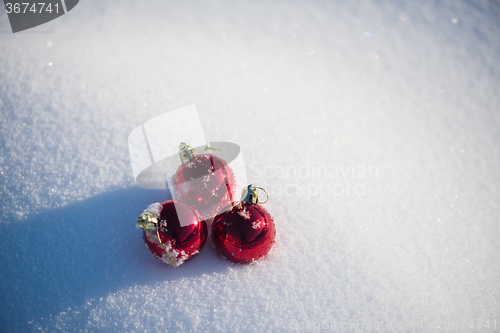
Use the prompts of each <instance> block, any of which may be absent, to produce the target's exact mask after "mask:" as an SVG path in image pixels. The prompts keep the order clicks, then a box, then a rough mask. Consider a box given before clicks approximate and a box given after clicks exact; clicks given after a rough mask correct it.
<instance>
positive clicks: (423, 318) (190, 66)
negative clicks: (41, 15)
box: [0, 0, 500, 332]
mask: <svg viewBox="0 0 500 333" xmlns="http://www.w3.org/2000/svg"><path fill="white" fill-rule="evenodd" d="M499 16H500V6H499V5H498V3H497V2H494V1H491V2H488V1H481V0H477V1H453V2H452V1H443V2H434V1H427V0H424V1H419V2H405V3H403V2H395V1H389V0H386V1H364V2H360V1H353V2H320V1H310V2H298V1H293V2H285V1H273V2H267V3H265V2H258V3H255V2H244V1H233V2H229V1H228V2H224V1H203V2H201V3H198V2H197V3H196V4H195V3H192V2H183V3H179V2H173V1H119V2H116V1H114V2H111V1H98V0H85V1H80V3H79V4H78V5H77V6H76V7H75V8H74V9H73V10H72V11H70V12H69V13H68V14H66V15H63V16H62V17H60V18H58V19H56V20H54V21H51V22H49V23H47V24H44V25H41V26H39V27H36V28H33V29H31V30H27V31H25V32H21V33H16V34H12V33H11V30H10V26H9V24H8V20H7V16H6V14H2V13H0V32H1V33H0V54H1V55H2V56H1V57H0V110H1V117H0V219H1V221H0V233H1V235H2V241H1V242H0V258H1V259H0V299H1V300H2V305H1V306H0V331H2V332H32V331H42V332H55V331H63V332H75V331H88V332H95V331H106V332H113V331H116V332H124V331H126V332H144V331H162V332H164V331H168V332H177V331H179V332H190V331H192V332H208V331H216V332H228V331H230V332H271V331H272V332H289V331H333V330H336V331H340V330H342V328H338V327H342V325H344V324H345V325H347V326H345V327H344V330H345V331H356V330H358V331H362V332H369V331H373V330H374V331H394V332H400V331H402V330H403V329H401V326H399V325H405V324H406V325H407V326H408V327H409V329H408V330H409V331H411V330H414V331H422V332H431V331H436V330H437V328H438V327H439V329H441V330H442V329H446V328H447V327H448V328H449V327H450V325H455V328H456V329H452V330H453V331H488V329H487V328H486V327H485V323H486V320H488V323H489V325H490V329H491V330H492V331H493V325H496V328H497V330H498V327H499V326H500V310H499V307H500V305H499V304H498V302H499V301H498V300H499V299H500V284H499V283H498V282H499V281H500V274H499V272H500V262H499V260H498V253H499V252H500V226H499V223H498V221H499V211H498V210H499V207H498V206H499V194H498V193H499V192H498V188H499V184H500V168H499V166H500V153H499V149H498V142H499V139H500V114H499V113H498V110H499V109H500V91H499V89H500V85H499V79H500V68H499V66H498V65H497V62H498V55H499V54H500V53H499V52H500V40H499V39H498V36H499V35H500V20H499ZM369 36H371V37H369ZM192 104H196V107H197V110H198V112H199V115H200V120H201V125H202V127H203V131H204V135H205V138H206V140H207V141H209V142H223V141H228V142H234V143H236V144H238V145H239V146H240V147H241V152H242V153H243V156H244V163H245V167H246V172H247V177H248V180H249V182H250V183H253V184H255V185H256V186H261V187H263V188H264V189H265V190H266V191H267V192H268V193H269V202H267V203H266V204H265V207H266V209H267V210H268V211H269V212H270V213H271V214H272V215H273V216H274V221H275V224H276V228H277V238H276V243H275V244H274V247H273V249H272V250H271V252H270V253H269V255H268V256H267V258H266V259H265V260H263V261H259V262H258V263H256V264H254V265H237V264H233V263H231V262H229V261H227V260H222V259H221V258H220V257H219V256H218V255H217V254H216V251H215V249H214V248H213V247H212V246H211V245H210V243H209V242H207V245H206V246H205V247H204V248H203V250H202V251H201V252H200V253H199V254H198V255H197V256H196V257H194V258H193V259H192V260H190V261H189V262H187V263H185V264H184V265H181V266H180V267H178V268H173V267H168V266H167V265H164V264H162V263H161V262H159V261H158V260H157V259H155V258H154V257H153V256H151V254H150V253H149V251H147V249H145V248H144V241H143V240H142V230H137V229H136V224H137V222H136V218H137V217H138V216H139V215H140V213H141V212H142V211H143V209H144V207H147V206H148V205H150V204H151V203H154V202H163V201H165V200H167V199H169V198H170V194H169V193H166V192H165V191H164V190H146V189H141V188H139V187H138V186H136V185H135V184H134V178H133V172H132V167H131V164H130V158H129V152H128V141H127V140H128V136H129V134H130V133H131V132H132V131H133V130H134V129H136V128H137V127H138V126H140V125H141V124H143V123H145V122H147V121H148V120H150V119H153V118H155V117H157V116H160V115H162V114H164V113H165V112H167V111H171V110H175V109H178V108H181V107H184V106H188V105H192ZM176 145H178V143H176ZM160 148H161V147H160ZM370 168H371V169H370ZM325 169H326V170H327V172H324V171H323V170H325ZM335 170H337V171H338V172H334V171H335ZM362 170H364V172H362ZM370 170H374V171H373V172H371V173H370ZM375 170H376V172H375ZM480 319H481V320H483V321H480ZM495 320H496V322H494V321H495ZM353 323H356V328H354V326H352V325H354V324H353ZM471 323H472V325H474V326H473V327H471V326H468V325H470V324H471ZM369 325H372V326H371V327H372V329H370V327H369ZM381 325H383V326H381ZM412 325H413V326H412ZM456 325H458V326H456ZM481 325H482V326H481ZM478 326H480V327H478ZM336 327H337V329H335V328H336ZM373 327H375V328H377V329H375V328H373ZM410 327H411V329H410Z"/></svg>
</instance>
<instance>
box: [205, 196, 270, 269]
mask: <svg viewBox="0 0 500 333" xmlns="http://www.w3.org/2000/svg"><path fill="white" fill-rule="evenodd" d="M275 237H276V229H275V226H274V222H273V218H272V216H271V215H270V214H269V212H268V211H267V210H266V209H265V208H264V207H262V206H261V205H259V204H258V201H257V200H256V202H252V201H250V202H248V201H247V202H245V201H243V199H242V201H241V202H240V203H238V204H236V205H234V206H233V207H232V208H231V209H230V210H228V211H226V212H224V213H222V214H220V215H218V216H217V217H215V219H214V222H213V225H212V241H213V244H214V245H215V248H216V249H217V251H218V252H219V253H220V254H221V255H222V256H224V257H226V258H227V259H229V260H231V261H233V262H238V263H250V262H252V261H255V260H259V259H261V258H263V257H264V256H265V255H266V254H267V253H268V252H269V250H271V247H272V246H273V244H274V240H275Z"/></svg>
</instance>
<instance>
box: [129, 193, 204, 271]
mask: <svg viewBox="0 0 500 333" xmlns="http://www.w3.org/2000/svg"><path fill="white" fill-rule="evenodd" d="M138 221H139V225H140V226H141V227H142V228H143V229H144V231H143V239H144V241H145V243H146V247H147V248H148V250H149V251H150V252H151V253H152V254H153V256H155V257H156V258H157V259H159V260H161V261H162V262H164V263H166V264H169V265H170V264H171V263H172V264H174V265H175V266H178V265H181V264H182V263H184V262H185V261H187V260H189V259H191V258H192V257H193V256H195V255H196V254H198V253H199V252H200V251H201V249H202V248H203V246H204V245H205V243H206V240H207V224H206V222H205V221H204V220H203V218H202V216H201V215H200V213H198V211H197V210H196V209H194V208H192V207H189V206H188V205H186V204H184V203H182V202H179V201H174V200H169V201H165V202H163V203H161V204H160V203H155V204H152V205H149V206H148V208H147V209H146V210H145V211H144V213H142V214H141V217H139V219H138ZM141 221H142V222H141Z"/></svg>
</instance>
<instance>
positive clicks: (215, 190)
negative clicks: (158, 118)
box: [172, 144, 236, 217]
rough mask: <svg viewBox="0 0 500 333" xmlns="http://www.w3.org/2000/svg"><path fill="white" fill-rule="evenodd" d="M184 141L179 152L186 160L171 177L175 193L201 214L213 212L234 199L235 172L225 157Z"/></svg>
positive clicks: (182, 158)
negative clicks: (198, 149)
mask: <svg viewBox="0 0 500 333" xmlns="http://www.w3.org/2000/svg"><path fill="white" fill-rule="evenodd" d="M182 145H183V144H181V151H180V153H179V154H180V155H181V160H182V161H183V162H182V164H181V165H180V166H179V168H178V169H177V171H176V172H175V174H174V176H173V177H172V181H173V186H174V193H173V195H174V197H175V199H176V200H179V201H182V202H184V203H186V204H188V205H189V206H192V207H194V208H196V209H197V210H198V211H199V212H200V213H201V214H202V215H204V216H206V217H211V216H214V215H215V214H216V213H217V212H219V211H220V210H221V209H223V208H224V207H229V206H230V205H231V202H233V201H235V199H234V194H235V187H236V178H235V176H234V172H233V170H232V169H231V167H230V166H229V165H227V163H226V162H225V161H224V160H223V159H221V158H219V157H217V156H215V155H213V154H211V153H206V154H196V152H195V151H194V149H193V148H192V147H190V146H188V145H185V144H184V146H182ZM183 147H184V148H183ZM185 147H188V148H185ZM183 149H184V150H183ZM188 149H190V150H188ZM186 152H187V153H186Z"/></svg>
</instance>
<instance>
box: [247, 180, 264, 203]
mask: <svg viewBox="0 0 500 333" xmlns="http://www.w3.org/2000/svg"><path fill="white" fill-rule="evenodd" d="M257 189H261V190H262V191H263V192H264V193H265V194H266V201H259V194H258V193H257ZM268 201H269V194H268V193H267V191H266V190H264V189H263V188H262V187H259V186H253V184H250V185H248V186H247V187H245V188H243V189H242V190H241V202H251V203H254V204H265V203H266V202H268Z"/></svg>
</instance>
